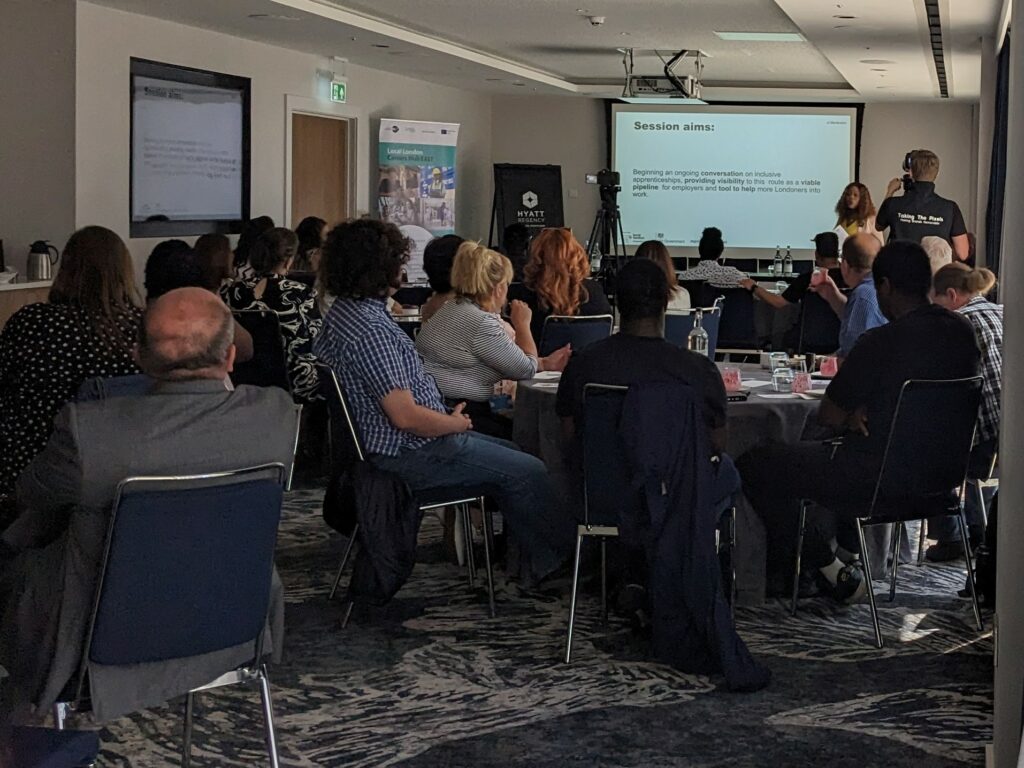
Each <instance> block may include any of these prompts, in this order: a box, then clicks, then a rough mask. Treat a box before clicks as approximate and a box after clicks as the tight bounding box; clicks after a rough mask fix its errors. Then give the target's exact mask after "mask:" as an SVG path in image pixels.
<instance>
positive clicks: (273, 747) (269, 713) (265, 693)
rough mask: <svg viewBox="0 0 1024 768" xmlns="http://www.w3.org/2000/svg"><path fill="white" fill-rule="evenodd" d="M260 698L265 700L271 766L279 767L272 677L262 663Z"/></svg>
mask: <svg viewBox="0 0 1024 768" xmlns="http://www.w3.org/2000/svg"><path fill="white" fill-rule="evenodd" d="M258 674H259V678H260V699H261V700H262V702H263V719H264V724H265V727H266V731H267V753H268V754H269V755H270V765H271V768H279V762H278V756H277V735H276V734H275V733H274V707H273V704H272V702H271V701H270V679H269V678H268V677H267V668H266V667H265V666H263V665H262V664H261V665H260V669H259V673H258Z"/></svg>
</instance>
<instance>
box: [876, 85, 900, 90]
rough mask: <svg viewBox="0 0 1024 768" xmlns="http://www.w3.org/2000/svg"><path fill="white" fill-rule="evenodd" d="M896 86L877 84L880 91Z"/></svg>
mask: <svg viewBox="0 0 1024 768" xmlns="http://www.w3.org/2000/svg"><path fill="white" fill-rule="evenodd" d="M895 87H896V86H895V85H876V86H875V89H876V90H879V91H885V90H888V89H890V88H895Z"/></svg>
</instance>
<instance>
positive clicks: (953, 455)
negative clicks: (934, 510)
mask: <svg viewBox="0 0 1024 768" xmlns="http://www.w3.org/2000/svg"><path fill="white" fill-rule="evenodd" d="M980 403H981V377H980V376H973V377H971V378H967V379H948V380H936V381H926V380H920V379H911V380H909V381H907V382H904V384H903V388H902V389H901V391H900V396H899V399H898V400H897V402H896V410H895V412H894V413H893V418H892V423H891V426H890V430H889V437H888V442H887V443H886V447H885V454H884V457H883V460H882V468H881V471H880V472H879V475H878V481H877V484H876V486H875V494H874V500H873V502H872V509H873V508H874V505H875V503H877V502H878V501H880V500H885V499H888V500H892V499H915V498H921V497H925V496H940V495H944V494H948V493H949V491H950V490H952V489H953V488H961V487H962V486H963V484H964V482H965V480H966V477H967V466H968V464H969V462H970V455H971V446H972V444H973V443H974V431H975V426H976V422H977V418H978V406H979V404H980Z"/></svg>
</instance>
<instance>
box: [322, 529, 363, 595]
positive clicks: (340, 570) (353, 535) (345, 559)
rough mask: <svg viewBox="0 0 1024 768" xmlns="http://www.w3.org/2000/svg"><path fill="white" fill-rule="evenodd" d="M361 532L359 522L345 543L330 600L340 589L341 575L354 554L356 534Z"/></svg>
mask: <svg viewBox="0 0 1024 768" xmlns="http://www.w3.org/2000/svg"><path fill="white" fill-rule="evenodd" d="M358 533H359V523H356V525H355V527H354V528H353V529H352V533H351V535H350V536H349V537H348V544H346V545H345V552H344V553H343V554H342V556H341V565H339V566H338V575H337V576H335V577H334V584H333V585H332V586H331V594H330V595H328V596H327V599H328V600H333V599H334V594H335V593H336V592H337V591H338V584H340V583H341V575H342V574H343V573H344V572H345V566H346V565H348V558H349V556H350V555H351V554H352V547H353V545H354V544H355V543H356V535H357V534H358Z"/></svg>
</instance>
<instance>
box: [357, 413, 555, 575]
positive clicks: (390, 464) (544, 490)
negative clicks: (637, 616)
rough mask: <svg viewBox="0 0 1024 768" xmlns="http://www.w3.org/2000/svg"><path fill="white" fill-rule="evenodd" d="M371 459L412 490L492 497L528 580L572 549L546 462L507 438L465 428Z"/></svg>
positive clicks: (553, 566) (542, 573)
mask: <svg viewBox="0 0 1024 768" xmlns="http://www.w3.org/2000/svg"><path fill="white" fill-rule="evenodd" d="M370 460H371V461H372V462H373V463H374V464H375V465H376V466H378V467H380V468H381V469H383V470H386V471H388V472H393V473H394V474H396V475H398V476H399V477H400V478H402V480H404V481H405V482H406V483H407V484H408V485H409V487H410V488H411V489H412V492H413V493H414V494H419V493H423V492H426V491H434V490H437V489H444V488H451V489H453V490H455V489H460V488H461V489H466V490H469V491H471V492H473V493H480V494H486V495H487V496H490V497H492V498H493V499H494V500H495V501H496V502H497V503H498V507H499V508H500V509H501V513H502V516H503V517H504V519H505V522H506V524H507V526H508V530H509V533H510V535H512V536H514V537H515V539H516V541H517V542H518V543H519V548H520V573H519V575H520V577H521V578H522V579H523V580H524V581H525V582H526V583H529V584H533V583H535V582H536V581H537V580H539V579H541V578H542V577H544V576H546V575H547V574H549V573H551V572H552V571H554V570H555V569H556V568H558V566H559V565H561V564H562V563H563V562H564V561H565V560H566V558H567V557H568V555H569V552H570V551H571V548H572V543H573V542H572V532H573V526H572V522H571V521H570V520H566V519H563V516H562V513H561V512H560V511H559V510H558V509H557V508H556V505H555V503H554V493H553V490H552V486H551V479H550V478H549V477H548V471H547V469H546V468H545V466H544V463H543V462H542V461H541V460H540V459H538V458H536V457H534V456H531V455H530V454H528V453H523V452H522V451H520V450H519V448H517V447H516V446H515V445H514V444H512V443H510V442H508V441H506V440H499V439H497V438H494V437H488V436H487V435H481V434H479V433H477V432H464V433H462V434H460V435H447V436H446V437H440V438H438V439H436V440H434V441H433V442H430V443H428V444H427V445H424V446H423V447H422V448H417V449H415V450H408V451H403V452H402V453H400V454H399V455H398V456H371V457H370ZM455 495H458V494H457V493H456V494H455Z"/></svg>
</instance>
